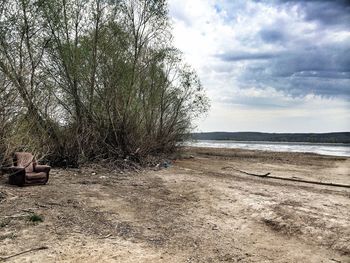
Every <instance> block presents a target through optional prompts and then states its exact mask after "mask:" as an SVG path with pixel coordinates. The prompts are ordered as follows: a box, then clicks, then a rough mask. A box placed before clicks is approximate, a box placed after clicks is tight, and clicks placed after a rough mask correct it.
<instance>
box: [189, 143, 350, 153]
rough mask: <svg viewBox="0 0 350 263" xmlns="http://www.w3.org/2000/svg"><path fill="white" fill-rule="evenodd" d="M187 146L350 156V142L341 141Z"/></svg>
mask: <svg viewBox="0 0 350 263" xmlns="http://www.w3.org/2000/svg"><path fill="white" fill-rule="evenodd" d="M185 145H186V146H192V147H213V148H239V149H249V150H263V151H276V152H309V153H318V154H323V155H333V156H349V157H350V144H341V143H334V144H333V143H294V142H238V141H221V140H220V141H217V140H197V141H188V142H186V143H185Z"/></svg>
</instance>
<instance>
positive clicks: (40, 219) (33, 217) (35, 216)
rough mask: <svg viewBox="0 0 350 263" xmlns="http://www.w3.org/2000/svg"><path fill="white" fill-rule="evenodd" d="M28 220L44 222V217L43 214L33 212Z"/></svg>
mask: <svg viewBox="0 0 350 263" xmlns="http://www.w3.org/2000/svg"><path fill="white" fill-rule="evenodd" d="M28 220H29V221H30V222H33V223H39V222H44V219H43V217H42V216H40V215H38V214H35V213H33V214H31V215H30V216H29V217H28Z"/></svg>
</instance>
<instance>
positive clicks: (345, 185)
mask: <svg viewBox="0 0 350 263" xmlns="http://www.w3.org/2000/svg"><path fill="white" fill-rule="evenodd" d="M226 169H232V170H234V171H237V172H240V173H244V174H247V175H252V176H257V177H264V178H272V179H278V180H285V181H293V182H300V183H306V184H317V185H326V186H334V187H345V188H350V185H347V184H337V183H323V182H317V181H309V180H304V179H299V178H298V179H297V178H285V177H279V176H270V174H271V173H266V174H253V173H247V172H245V171H241V170H238V169H235V168H233V167H232V166H225V167H222V170H226Z"/></svg>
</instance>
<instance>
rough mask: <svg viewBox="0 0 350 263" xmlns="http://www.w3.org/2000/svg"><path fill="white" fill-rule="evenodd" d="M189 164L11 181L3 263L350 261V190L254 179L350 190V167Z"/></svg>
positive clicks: (1, 233)
mask: <svg viewBox="0 0 350 263" xmlns="http://www.w3.org/2000/svg"><path fill="white" fill-rule="evenodd" d="M181 156H182V158H180V159H177V160H175V161H173V162H172V165H171V166H170V167H169V168H167V169H158V168H154V169H147V170H144V171H140V172H124V173H120V172H117V171H113V170H112V171H111V170H108V169H96V168H92V167H90V168H88V167H86V168H82V169H67V170H64V169H53V171H52V173H51V175H50V180H49V183H48V184H47V185H46V186H33V187H24V188H18V187H14V186H10V185H8V184H6V183H5V182H6V177H5V176H1V177H0V178H1V181H0V261H1V259H5V258H7V257H10V256H13V257H11V258H8V259H7V260H6V262H315V263H316V262H317V263H319V262H350V221H349V218H350V188H347V187H339V186H327V185H318V184H312V183H303V182H297V181H286V180H281V179H275V178H269V176H267V177H257V176H252V175H248V174H245V173H243V172H246V173H251V174H259V175H262V174H266V173H270V176H274V177H281V178H287V179H288V178H291V179H295V180H309V181H313V182H323V183H334V184H340V185H350V158H347V157H332V156H322V155H317V154H304V153H281V152H279V153H276V152H263V151H248V150H237V149H214V148H210V149H209V148H186V149H184V150H183V153H182V154H181ZM242 171H243V172H242ZM32 213H35V214H38V215H40V216H41V217H42V218H43V222H37V223H33V222H30V221H29V220H28V217H29V216H30V215H31V214H32ZM40 247H44V249H41V250H33V251H29V250H31V249H35V248H40ZM25 251H28V252H26V253H23V254H20V255H16V254H18V253H21V252H25ZM14 255H16V256H14ZM4 261H5V260H4Z"/></svg>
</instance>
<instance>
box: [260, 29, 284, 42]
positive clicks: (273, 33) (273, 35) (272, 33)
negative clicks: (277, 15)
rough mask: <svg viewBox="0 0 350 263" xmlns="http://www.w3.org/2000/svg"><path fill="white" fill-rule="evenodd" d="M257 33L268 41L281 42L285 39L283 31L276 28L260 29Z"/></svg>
mask: <svg viewBox="0 0 350 263" xmlns="http://www.w3.org/2000/svg"><path fill="white" fill-rule="evenodd" d="M259 35H260V37H261V39H262V40H263V41H265V42H268V43H276V42H283V41H285V40H286V35H285V34H284V32H282V31H279V30H277V29H262V30H261V31H260V32H259Z"/></svg>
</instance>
